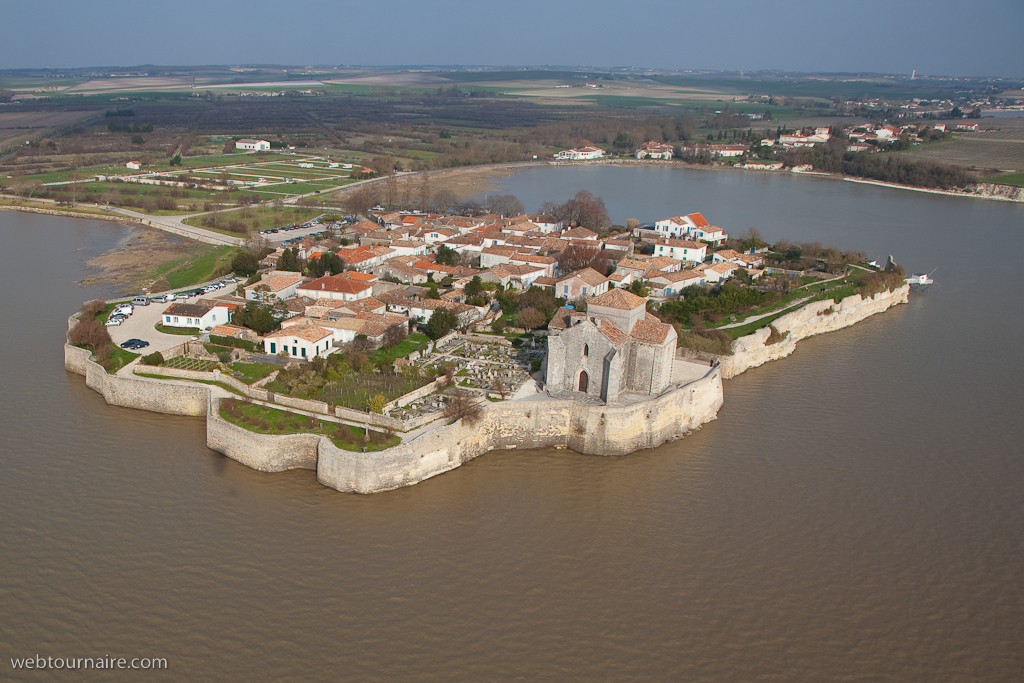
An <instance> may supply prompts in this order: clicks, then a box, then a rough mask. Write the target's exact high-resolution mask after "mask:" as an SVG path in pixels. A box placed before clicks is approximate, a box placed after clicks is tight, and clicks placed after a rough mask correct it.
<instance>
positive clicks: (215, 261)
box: [165, 247, 235, 289]
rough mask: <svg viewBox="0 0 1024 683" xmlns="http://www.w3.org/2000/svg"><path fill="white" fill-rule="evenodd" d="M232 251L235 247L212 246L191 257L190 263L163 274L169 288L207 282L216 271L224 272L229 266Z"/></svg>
mask: <svg viewBox="0 0 1024 683" xmlns="http://www.w3.org/2000/svg"><path fill="white" fill-rule="evenodd" d="M234 251H235V247H212V248H210V249H208V250H207V251H206V252H205V253H203V254H201V255H200V256H199V257H198V258H195V259H193V260H192V261H191V264H189V263H185V264H182V265H181V266H179V267H178V268H176V269H175V270H172V271H170V272H168V273H167V274H166V275H165V277H166V278H167V284H169V285H170V286H171V289H177V288H179V287H187V286H189V285H195V284H199V283H200V282H208V281H210V280H212V279H213V278H214V274H215V273H217V272H218V271H222V272H226V270H225V269H226V268H230V264H231V258H230V257H231V255H232V254H233V253H234Z"/></svg>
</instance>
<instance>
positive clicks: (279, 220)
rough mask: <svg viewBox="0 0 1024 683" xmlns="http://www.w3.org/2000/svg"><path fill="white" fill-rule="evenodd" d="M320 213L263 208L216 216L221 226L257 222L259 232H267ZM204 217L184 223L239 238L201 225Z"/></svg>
mask: <svg viewBox="0 0 1024 683" xmlns="http://www.w3.org/2000/svg"><path fill="white" fill-rule="evenodd" d="M320 213H321V211H320V209H319V207H317V208H306V207H301V206H282V207H274V206H263V207H260V208H258V209H257V208H250V209H233V210H231V211H222V212H220V213H219V214H218V218H219V219H220V224H221V226H225V225H227V224H228V223H229V222H231V221H242V222H243V223H245V224H246V225H249V226H252V225H253V222H254V221H259V228H258V229H259V230H267V229H269V228H280V227H282V226H286V225H295V224H297V223H305V222H306V221H308V220H309V219H311V218H315V217H316V216H318V215H320ZM203 218H204V216H196V217H193V218H190V219H188V220H187V221H186V222H187V223H188V224H189V225H193V226H195V227H197V228H205V229H207V230H216V231H217V232H223V233H225V234H228V235H233V236H235V237H241V236H243V235H240V234H239V233H237V232H230V231H228V230H226V229H223V228H211V227H209V226H207V225H203Z"/></svg>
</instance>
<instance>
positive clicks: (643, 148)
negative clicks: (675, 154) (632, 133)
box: [634, 140, 673, 159]
mask: <svg viewBox="0 0 1024 683" xmlns="http://www.w3.org/2000/svg"><path fill="white" fill-rule="evenodd" d="M672 151H673V150H672V145H665V144H662V143H660V142H655V141H653V140H651V141H649V142H645V143H644V144H642V145H640V146H639V147H637V150H636V152H635V153H634V156H636V158H637V159H671V158H672Z"/></svg>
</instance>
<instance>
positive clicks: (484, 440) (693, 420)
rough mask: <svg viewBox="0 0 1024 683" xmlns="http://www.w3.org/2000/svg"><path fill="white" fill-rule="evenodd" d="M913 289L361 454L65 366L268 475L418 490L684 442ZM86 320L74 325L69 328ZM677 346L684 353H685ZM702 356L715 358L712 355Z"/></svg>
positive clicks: (847, 304) (190, 389)
mask: <svg viewBox="0 0 1024 683" xmlns="http://www.w3.org/2000/svg"><path fill="white" fill-rule="evenodd" d="M909 289H910V287H909V285H903V286H902V287H899V288H897V289H895V290H892V291H884V292H880V293H878V294H875V295H874V296H871V297H868V298H864V297H861V296H860V295H859V294H854V295H852V296H849V297H846V298H844V299H842V300H840V301H835V300H833V299H827V300H824V301H815V302H812V303H810V304H807V305H806V306H803V307H801V308H799V309H797V310H796V311H793V312H791V313H787V314H786V315H784V316H782V317H780V318H778V319H777V320H776V321H775V322H774V323H773V325H772V327H774V329H775V330H776V331H777V332H778V333H779V334H781V335H782V339H781V341H774V342H769V338H770V335H771V330H770V329H769V328H767V327H766V328H762V329H760V330H757V331H756V332H754V333H752V334H750V335H747V336H745V337H740V338H739V339H737V340H735V341H734V342H733V346H732V349H733V354H732V355H731V356H716V357H713V358H712V360H713V361H715V360H717V361H718V362H717V364H716V363H712V366H711V367H710V369H709V370H708V372H707V373H706V374H705V375H704V376H703V377H701V378H699V379H697V380H695V381H692V382H689V383H685V384H681V385H678V386H676V387H675V388H673V389H670V390H667V391H666V392H663V393H662V394H661V395H659V396H656V397H652V398H650V399H648V400H646V401H641V402H638V403H635V404H631V405H596V406H595V405H589V404H584V403H580V402H577V401H573V400H552V401H544V402H532V401H528V402H517V401H506V402H502V403H497V404H488V405H485V406H484V410H483V414H482V415H481V416H480V417H479V418H477V419H475V420H473V421H468V420H466V419H462V420H458V421H456V422H454V423H452V424H448V425H441V426H437V427H434V428H431V429H429V430H428V431H426V432H425V433H422V434H420V435H419V436H417V437H415V438H413V439H411V440H409V441H407V442H402V443H400V444H399V445H397V446H394V447H392V448H389V449H386V450H383V451H377V452H373V453H359V452H355V451H346V450H342V449H339V448H337V447H336V446H335V445H334V444H333V443H332V442H331V440H330V439H329V438H327V437H323V436H316V435H309V434H294V435H264V434H258V433H256V432H251V431H249V430H246V429H243V428H242V427H239V426H236V425H234V424H231V423H230V422H227V421H226V420H224V419H223V418H221V417H220V415H219V410H218V406H219V400H220V398H221V394H222V393H223V394H226V392H225V391H224V390H221V389H219V388H217V387H211V386H209V385H206V384H199V383H194V382H189V381H187V380H181V381H179V380H163V379H154V378H146V377H140V376H136V375H134V374H128V373H124V374H115V375H109V374H107V372H106V370H105V369H104V368H103V367H102V366H100V365H99V364H98V363H96V362H94V361H93V360H92V359H91V353H90V352H89V351H88V350H86V349H82V348H79V347H76V346H72V345H71V344H70V342H69V340H68V339H67V337H65V344H64V362H65V368H66V369H67V370H68V371H70V372H74V373H76V374H79V375H84V376H85V378H86V386H88V387H89V388H90V389H93V390H94V391H96V392H97V393H99V394H100V395H102V396H103V398H104V400H105V401H106V402H107V403H108V404H111V405H118V406H123V407H129V408H138V409H142V410H150V411H152V412H158V413H167V414H175V415H192V416H200V415H202V416H205V417H206V430H207V445H208V446H209V447H210V448H212V449H213V450H216V451H218V452H220V453H222V454H224V455H226V456H227V457H229V458H231V459H233V460H236V461H238V462H240V463H242V464H244V465H246V466H247V467H251V468H253V469H256V470H259V471H263V472H280V471H285V470H288V469H294V468H304V469H313V470H315V471H316V472H317V480H318V481H319V482H320V483H321V484H323V485H324V486H327V487H329V488H333V489H335V490H338V491H342V492H352V493H377V492H381V491H389V490H392V489H396V488H400V487H404V486H411V485H413V484H417V483H419V482H422V481H424V480H426V479H429V478H430V477H433V476H436V475H438V474H441V473H443V472H447V471H450V470H452V469H455V468H456V467H459V466H460V465H462V464H463V463H465V462H468V461H469V460H472V459H474V458H476V457H479V456H480V455H483V454H485V453H488V452H490V451H492V450H495V449H519V448H544V447H555V448H568V449H571V450H573V451H576V452H578V453H583V454H592V455H627V454H629V453H632V452H635V451H637V450H642V449H646V448H654V447H657V446H660V445H661V444H663V443H666V442H668V441H672V440H675V439H679V438H682V437H684V436H686V435H687V434H689V433H690V432H691V431H693V430H695V429H698V428H700V426H701V425H703V424H706V423H707V422H710V421H712V420H714V419H716V418H717V414H718V410H719V409H720V408H721V406H722V405H723V404H724V400H725V398H724V388H723V380H724V379H728V378H731V377H735V376H737V375H739V374H741V373H743V372H745V371H747V370H749V369H751V368H755V367H758V366H760V365H763V364H764V363H767V362H769V361H772V360H777V359H779V358H783V357H785V356H788V355H790V354H792V353H793V352H794V351H795V350H796V345H797V342H798V341H799V340H801V339H805V338H807V337H810V336H814V335H818V334H824V333H826V332H833V331H836V330H840V329H843V328H845V327H849V326H851V325H854V324H856V323H857V322H860V321H862V320H864V319H866V318H868V317H870V316H872V315H875V314H878V313H881V312H884V311H887V310H889V309H890V308H892V307H893V306H896V305H899V304H902V303H907V301H908V297H909ZM77 316H78V314H77V313H76V314H74V315H72V316H71V317H70V318H69V319H68V331H69V332H70V330H71V328H72V327H73V326H74V325H75V324H76V323H77ZM687 355H689V354H686V353H684V352H680V351H678V350H677V357H679V356H684V357H685V356H687ZM702 360H705V361H707V360H708V359H707V358H703V359H702Z"/></svg>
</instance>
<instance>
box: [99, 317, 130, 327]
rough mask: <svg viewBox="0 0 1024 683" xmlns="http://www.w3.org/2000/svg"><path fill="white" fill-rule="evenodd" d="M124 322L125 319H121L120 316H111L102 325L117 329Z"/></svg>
mask: <svg viewBox="0 0 1024 683" xmlns="http://www.w3.org/2000/svg"><path fill="white" fill-rule="evenodd" d="M124 321H125V318H122V317H121V316H112V317H110V318H107V322H105V323H103V324H104V325H106V326H107V327H117V326H118V325H120V324H121V323H123V322H124Z"/></svg>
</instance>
